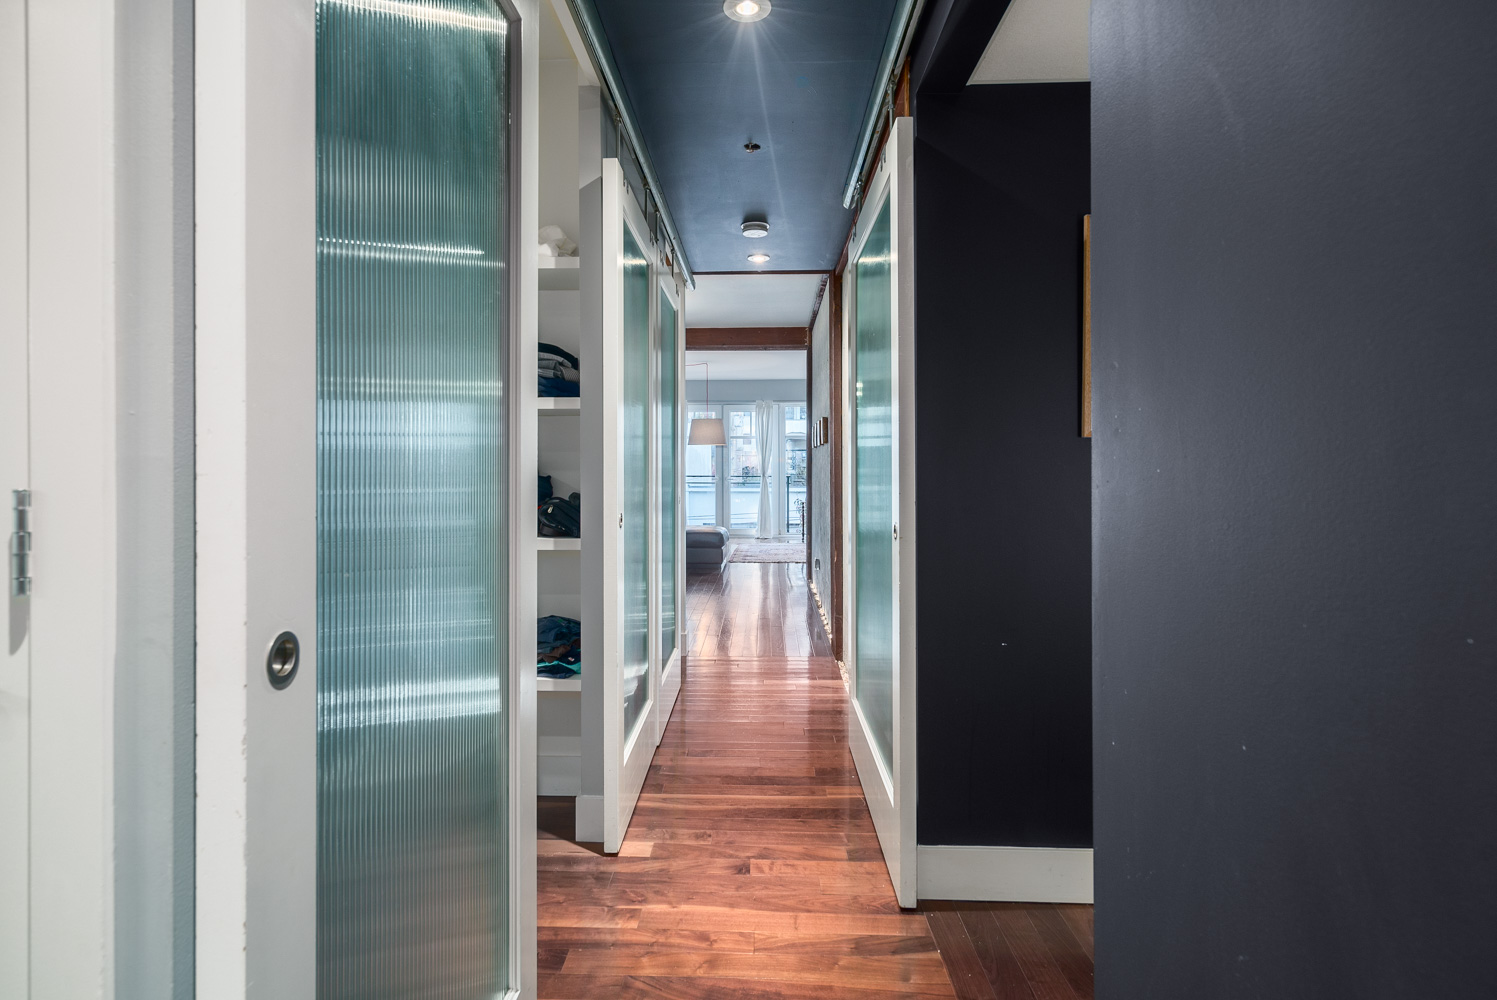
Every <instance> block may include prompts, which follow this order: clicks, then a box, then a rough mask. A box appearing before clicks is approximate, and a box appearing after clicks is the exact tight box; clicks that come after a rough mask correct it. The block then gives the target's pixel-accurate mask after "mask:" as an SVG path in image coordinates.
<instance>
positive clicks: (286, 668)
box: [265, 632, 301, 691]
mask: <svg viewBox="0 0 1497 1000" xmlns="http://www.w3.org/2000/svg"><path fill="white" fill-rule="evenodd" d="M300 663H301V642H300V641H299V640H298V639H297V638H296V633H295V632H282V633H281V634H280V635H278V636H276V637H275V640H274V641H273V642H271V644H270V652H269V653H267V654H266V655H265V673H266V674H267V675H269V677H270V686H271V687H273V688H275V689H276V690H277V691H279V690H281V689H283V688H285V687H288V686H289V685H290V684H291V682H292V681H294V680H295V679H296V668H297V666H298V665H299V664H300Z"/></svg>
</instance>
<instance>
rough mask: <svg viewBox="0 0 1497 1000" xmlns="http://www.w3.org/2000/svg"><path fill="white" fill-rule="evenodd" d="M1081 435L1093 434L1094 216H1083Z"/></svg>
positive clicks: (1088, 435)
mask: <svg viewBox="0 0 1497 1000" xmlns="http://www.w3.org/2000/svg"><path fill="white" fill-rule="evenodd" d="M1081 436H1082V437H1086V438H1089V437H1091V436H1092V217H1091V216H1090V215H1083V216H1082V217H1081Z"/></svg>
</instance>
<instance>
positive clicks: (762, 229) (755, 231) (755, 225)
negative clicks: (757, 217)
mask: <svg viewBox="0 0 1497 1000" xmlns="http://www.w3.org/2000/svg"><path fill="white" fill-rule="evenodd" d="M743 235H745V236H747V237H748V238H749V239H751V240H757V239H762V238H763V237H765V236H768V235H769V223H767V222H745V223H744V224H743Z"/></svg>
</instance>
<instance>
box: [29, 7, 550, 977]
mask: <svg viewBox="0 0 1497 1000" xmlns="http://www.w3.org/2000/svg"><path fill="white" fill-rule="evenodd" d="M314 11H315V5H314V2H313V0H224V2H222V3H212V4H201V3H200V4H198V5H197V16H196V24H195V34H196V39H195V40H196V54H195V58H196V70H195V75H196V80H195V94H196V207H197V248H196V270H197V295H196V309H197V329H198V332H197V401H198V408H197V415H196V416H197V463H198V465H197V482H198V489H197V520H198V531H197V546H198V573H197V588H198V589H197V634H198V664H197V719H198V742H197V762H198V765H197V766H198V799H197V893H196V894H197V911H196V921H197V941H196V975H197V984H198V985H197V989H198V993H199V995H201V996H213V997H225V998H255V1000H261V998H263V1000H293V998H311V997H313V996H314V993H315V982H316V955H315V946H316V936H317V935H316V922H315V915H316V801H317V768H316V620H315V599H316V522H315V500H316V409H315V399H316V381H315V379H316V354H315V348H316V272H315V256H314V249H315V245H316V243H315V241H316V228H315V224H316V216H315V207H316V162H315V120H314V117H315V93H316V89H315V88H316V84H315V73H314V70H315V59H316V38H315V24H314ZM515 11H517V12H518V14H519V21H518V22H516V24H517V26H518V25H523V24H536V23H537V22H538V17H537V13H538V6H537V0H514V2H513V9H512V11H511V12H512V13H513V12H515ZM531 48H533V46H525V45H520V46H518V55H519V57H520V60H521V65H522V69H521V71H520V72H519V74H518V75H517V79H518V80H519V84H518V86H517V88H516V90H517V92H516V93H514V94H513V95H512V100H513V101H514V102H515V103H514V105H513V106H512V107H513V111H514V112H515V114H516V117H517V120H518V121H519V123H520V126H519V130H518V135H517V140H518V141H517V142H516V143H515V146H514V154H513V158H512V175H511V176H512V178H513V183H514V184H515V186H516V197H517V201H515V202H514V203H513V205H514V207H515V208H516V209H517V210H516V211H514V213H513V215H512V218H513V219H514V234H515V235H514V237H513V247H512V261H513V266H512V271H513V274H514V284H513V285H512V286H511V287H512V291H513V295H514V298H513V302H514V303H515V306H514V308H513V310H512V322H513V323H514V325H513V326H512V329H511V344H512V353H511V357H510V363H511V368H510V371H511V378H512V380H513V379H519V380H524V379H525V378H526V374H525V373H526V372H529V371H533V366H534V357H533V356H532V355H529V354H528V353H526V352H525V351H524V349H523V345H524V344H525V343H526V342H527V338H526V337H524V336H522V335H521V330H522V328H523V329H526V330H529V329H533V327H534V324H535V321H536V303H537V295H536V282H537V276H536V263H535V248H534V246H533V242H532V241H531V240H529V239H525V238H523V237H522V234H523V233H527V232H529V233H533V232H534V231H535V226H536V216H537V209H536V202H537V190H536V185H537V181H538V177H539V167H538V161H537V160H536V152H535V151H536V149H537V147H538V142H537V138H538V123H537V120H536V101H537V96H536V95H537V94H538V76H539V61H538V60H539V51H538V48H536V51H535V52H534V53H532V52H531V51H530V50H531ZM71 63H72V60H70V61H69V64H71ZM73 71H74V72H76V69H74V70H73ZM528 340H529V341H531V342H533V340H534V337H533V336H531V337H530V338H528ZM532 399H533V390H532V393H530V394H527V393H525V392H523V391H520V392H511V393H509V394H508V401H509V405H510V407H511V409H510V415H509V416H510V420H509V428H510V433H511V435H512V440H511V451H510V456H511V457H510V475H511V476H512V477H513V478H512V480H511V483H510V496H511V498H519V497H523V496H526V495H529V491H530V490H533V489H534V482H535V480H534V453H533V449H532V450H530V451H528V452H527V451H526V450H525V449H524V448H522V447H521V446H520V442H523V441H525V440H526V437H525V435H524V433H523V431H524V429H525V428H526V427H527V426H528V424H527V421H533V419H534V414H533V406H530V407H526V405H525V404H526V403H527V401H530V400H532ZM521 408H524V410H525V412H524V413H521V412H519V411H520V410H521ZM531 437H533V433H532V434H531ZM527 470H528V473H529V478H528V480H527V479H526V472H527ZM527 482H528V485H527ZM518 509H519V505H518V504H517V503H514V501H513V500H512V508H511V512H510V516H509V520H510V528H511V532H510V545H511V560H510V572H511V573H512V574H516V575H514V576H512V579H511V584H512V585H511V588H510V590H511V605H510V609H509V613H510V614H511V615H512V616H517V615H519V614H521V613H523V609H524V608H525V607H526V606H527V605H526V603H525V601H526V598H525V593H524V592H528V591H529V590H531V589H532V588H531V587H529V586H527V585H526V584H525V583H524V582H523V581H526V580H533V579H534V572H533V563H532V571H531V573H530V574H529V576H525V575H522V574H519V573H517V569H518V568H522V567H523V566H524V565H525V563H524V560H525V559H526V558H527V556H526V553H531V554H530V555H529V558H530V559H532V560H533V558H534V557H533V551H532V550H533V548H534V546H533V544H530V543H529V539H530V537H531V535H530V534H522V531H524V532H529V533H531V534H533V531H534V525H533V522H530V521H529V520H528V519H527V518H523V517H518V516H516V514H515V511H516V510H518ZM522 541H523V542H524V543H525V544H521V542H522ZM530 600H531V604H530V605H529V606H530V608H531V613H530V615H529V620H533V618H534V615H533V596H532V597H531V598H530ZM525 620H527V619H526V618H523V617H514V618H512V626H513V627H512V628H511V647H510V651H511V657H512V659H511V664H512V668H511V670H510V678H509V680H510V683H509V701H508V703H507V704H508V705H509V708H510V718H509V733H510V746H509V775H510V784H509V787H510V802H509V810H508V815H509V818H510V829H509V845H510V855H509V886H510V892H511V898H510V900H509V912H510V927H509V932H510V939H509V943H508V945H509V950H510V965H509V967H510V969H511V975H512V978H513V980H514V981H515V982H516V983H517V985H518V989H516V990H512V991H511V993H510V996H534V994H535V962H536V955H535V940H536V935H535V891H534V887H535V852H534V835H535V826H534V815H535V798H534V793H535V697H536V694H535V673H534V670H533V669H530V670H527V669H525V666H526V665H528V664H529V663H530V662H531V660H530V658H531V657H532V656H533V655H534V636H533V634H530V633H529V630H527V629H525V628H524V627H523V625H522V623H523V622H524V621H525ZM283 630H289V631H292V632H294V633H296V635H297V636H298V637H299V638H300V640H301V657H302V659H301V662H300V665H299V668H298V673H297V677H296V679H295V680H294V681H293V682H292V683H291V684H290V685H289V686H288V687H286V688H284V689H283V690H276V689H275V688H273V687H272V686H271V685H270V683H269V680H268V675H267V672H266V657H267V651H268V645H269V643H270V641H271V640H272V639H273V638H274V637H275V636H276V635H277V634H278V633H280V632H281V631H283ZM59 995H61V994H59Z"/></svg>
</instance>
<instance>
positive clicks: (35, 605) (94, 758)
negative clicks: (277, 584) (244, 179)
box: [0, 2, 135, 998]
mask: <svg viewBox="0 0 1497 1000" xmlns="http://www.w3.org/2000/svg"><path fill="white" fill-rule="evenodd" d="M24 9H25V13H24V17H25V21H24V29H23V30H22V29H21V28H20V26H19V25H18V23H17V18H18V17H20V16H21V14H20V11H18V10H17V9H16V7H15V6H14V4H13V2H12V3H9V4H7V6H6V8H5V11H6V13H5V17H6V20H7V27H6V29H5V36H6V40H7V42H11V43H14V42H16V41H23V44H24V46H25V55H24V72H25V74H26V75H25V78H24V88H25V89H24V91H23V93H24V94H25V109H26V110H25V114H26V119H25V126H24V127H25V130H26V132H25V134H26V139H25V141H24V143H22V144H21V149H22V150H24V156H25V157H26V165H25V174H24V177H25V184H26V186H25V187H24V188H23V191H25V192H26V199H27V204H26V209H25V210H26V213H27V214H26V227H25V229H24V230H22V232H23V233H25V239H26V249H25V252H26V255H27V258H28V259H27V262H26V264H25V265H24V266H23V267H22V269H21V270H20V272H19V275H7V279H8V280H9V281H14V280H16V278H17V277H18V276H19V277H21V278H22V279H23V280H24V281H25V282H26V292H25V294H24V296H23V297H22V298H21V301H22V302H24V303H25V305H24V308H25V317H26V321H25V324H24V325H21V326H14V327H13V326H10V325H9V324H7V327H6V329H5V330H4V331H3V332H0V336H5V337H6V338H7V339H8V340H13V338H17V337H19V338H21V339H23V340H24V341H26V342H27V343H28V348H27V350H28V352H29V360H28V367H29V373H25V375H24V377H29V382H30V391H29V393H28V394H27V396H28V397H29V400H28V404H27V406H28V411H29V417H28V419H29V437H30V449H29V452H30V453H29V476H28V482H26V483H7V484H6V489H7V492H6V493H5V494H4V500H5V504H6V506H7V508H8V507H9V505H10V493H9V492H8V490H9V489H13V488H15V487H18V486H29V488H30V489H31V492H32V502H33V513H32V531H33V536H34V552H33V555H32V560H31V562H32V576H33V578H34V581H35V582H34V585H33V591H32V594H31V596H30V597H29V598H26V599H25V600H26V602H27V603H28V604H29V609H28V611H29V617H30V623H29V632H28V635H29V653H30V657H29V659H30V680H29V692H28V693H29V698H30V719H29V733H28V737H29V743H30V746H29V755H30V761H29V763H30V771H31V777H30V781H29V786H30V787H29V808H30V817H29V819H30V830H29V834H28V836H29V841H30V843H29V868H30V884H29V888H28V891H29V901H28V911H29V912H28V920H29V928H28V931H27V933H28V935H29V942H28V943H27V944H26V945H25V947H26V949H27V951H28V953H29V959H28V962H29V979H30V983H29V988H30V991H31V992H30V995H31V996H33V997H38V998H40V997H54V996H55V997H71V996H93V995H97V994H98V993H99V991H101V990H112V988H113V980H114V940H115V935H114V910H113V902H114V885H115V882H114V879H115V871H114V846H115V838H114V820H115V816H114V812H113V802H114V790H115V774H114V732H115V719H114V680H115V672H114V661H115V617H116V604H117V601H116V595H117V579H118V576H117V567H116V561H115V555H116V551H117V500H116V477H115V473H116V442H117V434H118V418H117V411H116V383H115V376H116V354H117V351H118V350H119V346H118V344H117V335H118V320H117V302H116V298H117V292H116V281H117V271H116V264H115V250H116V243H115V241H116V237H117V233H118V230H119V226H120V218H119V213H120V210H121V209H122V208H123V207H134V206H135V202H134V200H133V193H132V192H121V191H118V190H117V189H116V183H115V182H116V178H117V174H116V163H115V159H114V157H115V151H116V140H117V132H118V121H117V114H118V110H117V108H116V96H117V93H116V92H117V83H116V80H117V78H116V47H115V46H116V25H115V12H114V10H113V8H112V7H111V6H109V5H106V4H93V5H90V4H73V5H63V4H48V3H27V4H25V7H24ZM6 63H7V65H6V72H7V75H6V80H5V87H6V90H5V93H6V98H5V104H6V111H5V114H6V115H7V118H10V119H11V120H12V121H13V120H14V119H13V117H12V116H14V115H15V114H16V113H17V111H19V110H20V106H19V105H18V104H17V103H16V101H15V94H14V92H13V91H12V90H10V88H11V87H12V86H14V84H15V83H16V81H17V80H18V78H19V77H18V75H16V74H15V73H14V70H16V69H21V67H19V66H15V67H13V66H12V65H11V64H10V62H9V59H7V60H6ZM9 152H10V153H11V154H12V156H13V155H14V153H15V152H16V150H14V149H13V148H11V149H10V150H9ZM18 166H19V165H18V164H17V162H16V161H15V160H14V159H10V158H7V161H6V168H5V170H6V174H5V182H6V184H7V185H9V184H10V183H12V182H13V181H15V180H16V176H15V171H16V170H17V168H18ZM10 193H11V192H10V190H9V189H7V194H10ZM15 208H16V203H15V202H13V201H8V202H7V211H8V212H14V211H15ZM10 252H13V245H10V244H8V245H7V256H8V255H9V253H10ZM11 290H12V291H14V290H15V286H11ZM23 398H25V397H23ZM8 415H9V414H7V416H8ZM8 471H9V470H8ZM10 474H12V475H13V474H14V472H13V471H12V472H11V473H10ZM6 520H7V522H8V521H9V511H8V510H7V515H6ZM5 533H6V535H7V536H8V535H9V533H10V532H9V525H7V530H6V532H5ZM7 590H8V588H7ZM0 725H4V723H0ZM0 808H3V806H0ZM7 986H9V984H7ZM22 995H23V996H24V995H25V994H22Z"/></svg>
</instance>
